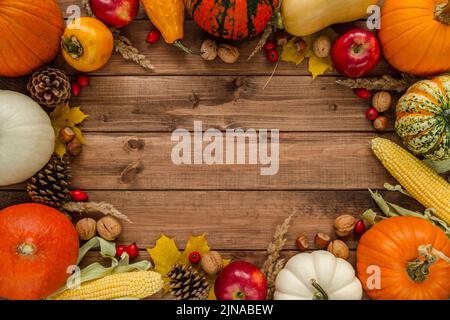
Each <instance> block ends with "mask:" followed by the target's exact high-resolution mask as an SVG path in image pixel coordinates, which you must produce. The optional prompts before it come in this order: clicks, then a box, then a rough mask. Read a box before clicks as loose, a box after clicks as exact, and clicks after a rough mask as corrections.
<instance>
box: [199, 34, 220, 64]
mask: <svg viewBox="0 0 450 320" xmlns="http://www.w3.org/2000/svg"><path fill="white" fill-rule="evenodd" d="M200 51H201V53H202V58H203V59H205V60H207V61H213V60H214V59H216V58H217V43H216V42H215V41H214V40H211V39H206V40H205V41H203V43H202V46H201V49H200Z"/></svg>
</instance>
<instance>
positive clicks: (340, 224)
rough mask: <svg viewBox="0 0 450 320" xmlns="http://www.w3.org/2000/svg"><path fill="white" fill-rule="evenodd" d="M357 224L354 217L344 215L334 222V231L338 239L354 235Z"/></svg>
mask: <svg viewBox="0 0 450 320" xmlns="http://www.w3.org/2000/svg"><path fill="white" fill-rule="evenodd" d="M355 224H356V219H355V218H354V217H353V216H351V215H349V214H344V215H342V216H339V217H337V218H336V220H335V221H334V231H335V232H336V235H337V236H338V237H346V236H348V235H350V234H351V233H352V231H353V229H354V228H355Z"/></svg>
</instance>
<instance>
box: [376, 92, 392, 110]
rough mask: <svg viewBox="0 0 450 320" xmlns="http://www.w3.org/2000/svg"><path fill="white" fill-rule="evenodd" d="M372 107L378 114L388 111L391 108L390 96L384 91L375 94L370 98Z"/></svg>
mask: <svg viewBox="0 0 450 320" xmlns="http://www.w3.org/2000/svg"><path fill="white" fill-rule="evenodd" d="M372 105H373V107H374V108H375V109H376V110H377V111H378V112H386V111H388V110H389V109H390V108H391V106H392V96H391V94H390V93H389V92H386V91H381V92H377V93H375V95H374V96H373V98H372Z"/></svg>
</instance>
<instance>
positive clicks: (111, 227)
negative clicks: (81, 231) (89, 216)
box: [97, 216, 122, 241]
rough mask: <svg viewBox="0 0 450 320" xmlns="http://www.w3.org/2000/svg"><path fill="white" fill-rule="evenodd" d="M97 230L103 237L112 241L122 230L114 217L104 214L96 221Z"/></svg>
mask: <svg viewBox="0 0 450 320" xmlns="http://www.w3.org/2000/svg"><path fill="white" fill-rule="evenodd" d="M97 232H98V234H99V235H100V237H102V238H103V239H105V240H108V241H113V240H115V239H116V238H117V237H118V236H119V235H120V233H121V232H122V226H121V225H120V222H119V221H118V220H117V219H116V218H114V217H111V216H106V217H103V218H101V219H100V220H98V221H97Z"/></svg>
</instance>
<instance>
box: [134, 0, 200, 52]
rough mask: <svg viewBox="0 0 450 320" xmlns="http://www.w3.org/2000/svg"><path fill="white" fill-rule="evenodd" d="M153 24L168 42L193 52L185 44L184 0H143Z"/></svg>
mask: <svg viewBox="0 0 450 320" xmlns="http://www.w3.org/2000/svg"><path fill="white" fill-rule="evenodd" d="M141 3H142V5H143V6H144V10H145V13H146V14H147V16H148V18H149V19H150V21H151V22H152V23H153V25H154V26H155V27H156V28H158V30H159V31H160V32H161V34H162V37H163V38H164V41H165V42H166V43H168V44H173V45H174V46H176V47H178V48H180V49H181V50H183V51H185V52H187V53H192V51H191V50H190V49H188V48H186V47H185V46H184V45H183V42H182V40H183V37H184V10H185V6H184V0H141Z"/></svg>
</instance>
